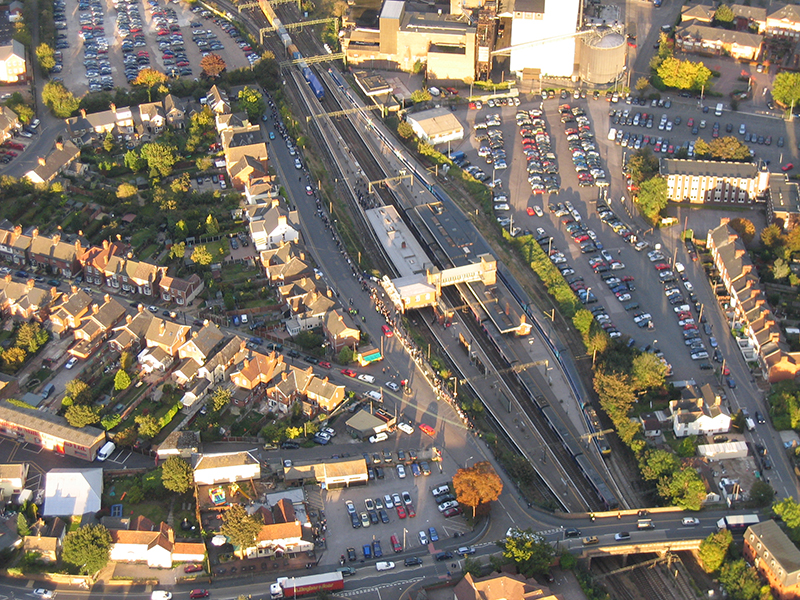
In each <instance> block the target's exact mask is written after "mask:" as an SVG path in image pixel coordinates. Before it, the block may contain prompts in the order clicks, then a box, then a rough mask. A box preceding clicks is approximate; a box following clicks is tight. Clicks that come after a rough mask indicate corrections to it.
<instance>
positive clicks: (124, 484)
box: [102, 477, 169, 526]
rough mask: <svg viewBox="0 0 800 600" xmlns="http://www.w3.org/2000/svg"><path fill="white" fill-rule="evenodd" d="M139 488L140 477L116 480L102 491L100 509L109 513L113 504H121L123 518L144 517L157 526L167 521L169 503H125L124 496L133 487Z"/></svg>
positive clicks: (154, 501) (149, 501)
mask: <svg viewBox="0 0 800 600" xmlns="http://www.w3.org/2000/svg"><path fill="white" fill-rule="evenodd" d="M133 486H139V487H141V479H140V477H125V478H122V477H120V478H116V479H114V481H113V483H111V484H110V485H108V486H107V487H106V489H105V490H104V491H103V504H102V507H103V508H104V509H106V510H107V511H109V512H110V511H111V506H112V505H113V504H122V516H123V517H128V518H130V517H137V516H139V515H142V516H145V517H147V518H148V519H150V520H151V521H152V522H153V523H155V524H156V526H158V524H159V523H161V522H162V521H166V520H167V516H168V514H169V502H164V501H161V502H159V501H158V500H147V501H144V502H140V503H138V504H131V503H130V502H126V501H125V498H124V496H125V494H126V493H127V492H128V491H129V490H130V489H131V488H132V487H133Z"/></svg>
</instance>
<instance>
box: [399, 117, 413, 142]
mask: <svg viewBox="0 0 800 600" xmlns="http://www.w3.org/2000/svg"><path fill="white" fill-rule="evenodd" d="M397 135H399V136H400V137H401V138H403V139H404V140H410V139H411V138H413V137H414V128H413V127H411V125H409V124H408V122H407V121H400V122H399V123H398V124H397Z"/></svg>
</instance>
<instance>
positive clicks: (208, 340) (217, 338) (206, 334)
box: [181, 321, 225, 362]
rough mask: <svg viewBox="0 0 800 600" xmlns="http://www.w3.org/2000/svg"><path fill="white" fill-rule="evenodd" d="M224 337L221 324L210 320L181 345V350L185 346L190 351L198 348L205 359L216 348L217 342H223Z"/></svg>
mask: <svg viewBox="0 0 800 600" xmlns="http://www.w3.org/2000/svg"><path fill="white" fill-rule="evenodd" d="M224 339H225V334H223V333H222V332H221V331H220V329H219V326H218V325H217V324H216V323H212V322H210V321H209V322H208V323H206V324H205V325H204V326H203V327H202V329H200V331H198V332H195V333H194V334H192V337H191V338H189V339H188V340H187V341H186V343H185V344H184V345H183V347H181V350H184V348H186V350H189V351H191V350H192V349H196V350H197V352H199V353H200V354H201V355H202V356H203V359H205V358H208V356H209V354H211V351H212V350H214V348H216V346H217V344H219V343H220V342H222V340H224ZM192 347H193V348H192ZM204 362H205V361H204Z"/></svg>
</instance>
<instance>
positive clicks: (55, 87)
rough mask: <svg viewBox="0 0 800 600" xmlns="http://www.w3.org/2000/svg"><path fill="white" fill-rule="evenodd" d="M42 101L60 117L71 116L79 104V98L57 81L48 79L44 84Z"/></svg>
mask: <svg viewBox="0 0 800 600" xmlns="http://www.w3.org/2000/svg"><path fill="white" fill-rule="evenodd" d="M42 102H44V104H45V106H47V108H49V109H50V110H51V111H53V114H54V115H55V116H56V117H58V118H60V119H66V118H67V117H71V116H72V113H74V112H75V111H76V110H78V105H79V100H78V99H77V98H76V97H75V96H73V95H72V92H70V91H69V90H68V89H67V88H65V87H64V84H62V83H61V82H58V81H48V82H47V83H45V84H44V87H43V88H42Z"/></svg>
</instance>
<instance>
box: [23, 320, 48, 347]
mask: <svg viewBox="0 0 800 600" xmlns="http://www.w3.org/2000/svg"><path fill="white" fill-rule="evenodd" d="M49 337H50V336H49V334H48V333H47V330H46V329H44V328H42V326H41V325H40V324H39V323H36V322H33V323H23V324H22V325H20V327H19V329H18V330H17V337H16V341H15V343H14V345H15V346H17V347H19V348H25V350H27V351H28V352H30V353H31V354H34V353H35V352H37V351H38V350H39V348H41V347H42V346H44V345H45V344H46V343H47V341H48V339H49Z"/></svg>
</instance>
